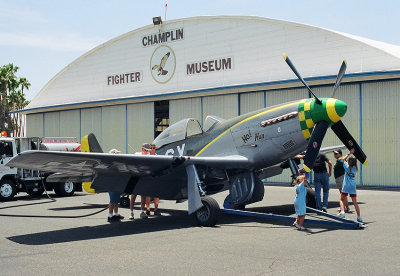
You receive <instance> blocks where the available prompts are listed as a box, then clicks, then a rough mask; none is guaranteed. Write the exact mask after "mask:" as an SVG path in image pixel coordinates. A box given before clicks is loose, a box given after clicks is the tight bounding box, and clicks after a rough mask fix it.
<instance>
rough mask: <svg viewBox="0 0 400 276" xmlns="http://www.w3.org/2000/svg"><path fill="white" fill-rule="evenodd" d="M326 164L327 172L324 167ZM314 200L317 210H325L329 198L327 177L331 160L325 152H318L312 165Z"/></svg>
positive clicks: (329, 174)
mask: <svg viewBox="0 0 400 276" xmlns="http://www.w3.org/2000/svg"><path fill="white" fill-rule="evenodd" d="M325 163H327V164H328V168H329V172H328V170H327V169H326V164H325ZM313 171H314V187H315V202H316V205H317V209H318V210H322V211H324V212H327V208H328V198H329V177H330V176H331V174H332V162H331V161H330V160H329V159H328V157H326V155H325V154H322V153H320V154H318V156H317V158H316V159H315V163H314V167H313ZM321 188H322V189H323V202H322V204H321Z"/></svg>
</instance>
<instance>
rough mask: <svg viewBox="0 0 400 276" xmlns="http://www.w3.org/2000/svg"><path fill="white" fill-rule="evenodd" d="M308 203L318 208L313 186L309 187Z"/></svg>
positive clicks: (309, 205)
mask: <svg viewBox="0 0 400 276" xmlns="http://www.w3.org/2000/svg"><path fill="white" fill-rule="evenodd" d="M306 205H307V206H308V207H311V208H314V209H315V208H317V204H316V202H315V191H314V190H313V189H312V188H307V195H306Z"/></svg>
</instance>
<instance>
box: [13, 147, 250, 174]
mask: <svg viewBox="0 0 400 276" xmlns="http://www.w3.org/2000/svg"><path fill="white" fill-rule="evenodd" d="M183 163H185V164H194V165H208V166H211V167H217V168H225V169H229V168H247V167H249V166H250V162H249V160H248V159H247V158H246V157H243V156H239V155H235V156H222V157H191V156H180V157H177V156H169V155H168V156H166V155H140V154H109V153H86V152H56V151H25V152H23V153H20V154H18V155H17V156H16V157H14V158H13V159H11V160H10V162H8V164H7V166H8V167H15V168H24V169H33V170H40V171H42V172H54V173H56V172H58V173H67V174H70V175H79V174H85V175H87V174H90V173H92V174H95V173H96V172H97V173H101V172H107V173H113V172H115V173H130V174H132V175H138V176H139V175H146V174H153V173H157V172H159V171H162V170H164V169H168V168H170V167H171V166H172V167H174V166H177V165H181V164H183Z"/></svg>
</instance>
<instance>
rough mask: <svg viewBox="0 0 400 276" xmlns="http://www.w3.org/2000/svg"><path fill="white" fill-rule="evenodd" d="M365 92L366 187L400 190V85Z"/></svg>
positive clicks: (367, 88)
mask: <svg viewBox="0 0 400 276" xmlns="http://www.w3.org/2000/svg"><path fill="white" fill-rule="evenodd" d="M361 91H362V147H363V150H364V151H365V153H366V154H367V156H368V165H367V166H364V167H363V168H362V172H363V183H364V184H365V185H374V186H375V185H377V186H392V187H399V186H400V183H399V175H400V173H399V154H400V139H399V129H400V120H399V118H400V109H399V102H400V81H387V82H376V83H363V84H362V88H361ZM359 169H360V167H359Z"/></svg>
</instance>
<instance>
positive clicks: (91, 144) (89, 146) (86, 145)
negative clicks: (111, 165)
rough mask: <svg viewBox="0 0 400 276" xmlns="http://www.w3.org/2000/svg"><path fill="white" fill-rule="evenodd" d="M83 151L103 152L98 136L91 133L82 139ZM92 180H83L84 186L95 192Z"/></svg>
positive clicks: (87, 189)
mask: <svg viewBox="0 0 400 276" xmlns="http://www.w3.org/2000/svg"><path fill="white" fill-rule="evenodd" d="M81 152H103V150H102V149H101V147H100V144H99V142H98V141H97V139H96V136H95V135H94V134H93V133H90V134H88V135H86V136H84V137H82V139H81ZM91 186H92V182H83V183H82V188H83V189H84V190H85V191H86V192H87V193H91V194H92V193H95V192H96V191H95V190H94V189H92V187H91Z"/></svg>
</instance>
